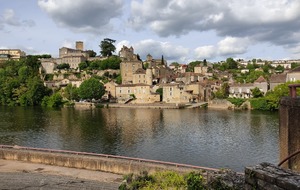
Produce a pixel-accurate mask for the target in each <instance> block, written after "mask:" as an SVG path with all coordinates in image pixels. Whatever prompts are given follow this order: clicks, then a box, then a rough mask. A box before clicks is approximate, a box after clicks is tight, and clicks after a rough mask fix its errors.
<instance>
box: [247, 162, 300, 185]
mask: <svg viewBox="0 0 300 190" xmlns="http://www.w3.org/2000/svg"><path fill="white" fill-rule="evenodd" d="M245 189H246V190H252V189H260V190H288V189H290V190H292V189H293V190H297V189H300V174H299V173H295V172H292V171H291V170H284V169H282V168H279V167H277V166H274V165H272V164H269V163H262V164H260V165H257V166H254V167H246V169H245Z"/></svg>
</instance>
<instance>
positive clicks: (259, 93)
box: [251, 87, 264, 98]
mask: <svg viewBox="0 0 300 190" xmlns="http://www.w3.org/2000/svg"><path fill="white" fill-rule="evenodd" d="M251 93H252V96H253V98H259V97H263V96H264V93H263V92H262V91H260V90H259V88H257V87H255V88H253V89H251Z"/></svg>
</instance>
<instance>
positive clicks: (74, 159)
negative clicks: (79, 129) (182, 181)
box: [0, 147, 218, 174]
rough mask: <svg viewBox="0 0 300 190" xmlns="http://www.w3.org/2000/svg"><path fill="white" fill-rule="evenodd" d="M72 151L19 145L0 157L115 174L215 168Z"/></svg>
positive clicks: (184, 171)
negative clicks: (28, 147) (20, 146)
mask: <svg viewBox="0 0 300 190" xmlns="http://www.w3.org/2000/svg"><path fill="white" fill-rule="evenodd" d="M85 154H86V155H84V154H80V153H78V154H76V152H71V151H69V153H60V152H59V151H52V152H51V150H47V151H38V150H25V149H23V148H18V147H15V148H0V159H5V160H17V161H25V162H31V163H41V164H48V165H54V166H63V167H70V168H80V169H88V170H97V171H103V172H110V173H116V174H129V173H133V174H140V173H141V172H143V171H147V172H148V173H150V174H151V173H154V172H158V171H166V170H169V171H177V172H180V173H181V172H183V173H186V172H191V171H201V172H202V173H203V174H206V173H207V171H218V170H216V169H210V168H204V167H196V166H194V167H193V166H187V165H185V166H184V165H183V164H178V165H177V164H171V163H167V162H165V163H162V162H161V163H159V162H158V161H150V160H145V159H134V158H127V159H126V158H125V157H118V156H112V155H100V154H98V155H91V154H89V153H85Z"/></svg>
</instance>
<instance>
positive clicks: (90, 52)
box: [86, 50, 97, 57]
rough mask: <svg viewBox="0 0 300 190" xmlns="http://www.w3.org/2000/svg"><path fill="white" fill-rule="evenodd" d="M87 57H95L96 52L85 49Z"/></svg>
mask: <svg viewBox="0 0 300 190" xmlns="http://www.w3.org/2000/svg"><path fill="white" fill-rule="evenodd" d="M86 52H87V53H88V55H89V57H96V55H97V53H96V52H95V51H94V50H87V51H86Z"/></svg>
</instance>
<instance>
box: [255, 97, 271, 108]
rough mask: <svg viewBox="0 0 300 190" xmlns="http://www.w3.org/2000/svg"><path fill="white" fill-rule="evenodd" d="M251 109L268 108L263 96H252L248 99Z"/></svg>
mask: <svg viewBox="0 0 300 190" xmlns="http://www.w3.org/2000/svg"><path fill="white" fill-rule="evenodd" d="M250 104H251V107H252V109H255V110H269V109H270V108H269V105H268V101H267V100H266V99H265V98H253V99H251V100H250Z"/></svg>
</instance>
